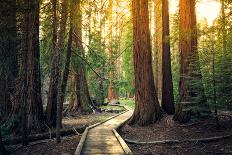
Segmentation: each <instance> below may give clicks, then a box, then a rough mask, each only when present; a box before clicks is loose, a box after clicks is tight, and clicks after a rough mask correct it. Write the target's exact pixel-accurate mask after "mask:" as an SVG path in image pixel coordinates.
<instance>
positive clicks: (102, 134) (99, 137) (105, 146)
mask: <svg viewBox="0 0 232 155" xmlns="http://www.w3.org/2000/svg"><path fill="white" fill-rule="evenodd" d="M132 114H133V110H128V111H126V112H125V113H123V114H121V115H118V116H116V117H115V118H112V119H110V120H108V121H106V122H104V123H102V124H100V125H97V126H95V127H93V128H91V129H89V130H88V132H87V135H86V138H85V140H84V142H83V147H82V149H81V150H79V153H77V152H78V151H76V154H75V155H78V154H81V155H85V154H86V155H87V154H88V155H90V154H99V155H104V154H114V155H116V154H117V155H123V154H130V153H128V151H127V150H125V145H126V144H125V143H123V142H124V141H123V142H122V141H121V140H122V139H120V136H119V135H118V134H117V132H116V133H115V131H114V129H117V128H118V127H119V126H120V125H121V124H122V123H124V122H126V121H127V120H128V119H129V118H130V117H131V116H132ZM80 143H81V142H80ZM122 143H123V144H122ZM126 147H127V146H126Z"/></svg>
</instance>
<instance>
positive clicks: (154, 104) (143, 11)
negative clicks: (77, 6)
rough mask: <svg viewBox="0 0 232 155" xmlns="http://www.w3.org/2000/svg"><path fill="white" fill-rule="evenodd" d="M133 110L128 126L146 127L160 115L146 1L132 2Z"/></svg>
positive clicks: (136, 0)
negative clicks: (134, 90) (153, 71)
mask: <svg viewBox="0 0 232 155" xmlns="http://www.w3.org/2000/svg"><path fill="white" fill-rule="evenodd" d="M132 11H133V14H132V15H133V42H134V46H133V57H134V70H135V89H136V94H135V110H134V114H133V116H132V119H131V120H130V124H139V125H141V126H143V125H148V124H151V123H154V122H155V121H157V120H158V119H159V117H160V115H161V111H160V105H159V102H158V98H157V94H156V91H155V85H154V77H153V73H152V58H151V45H150V32H149V13H148V0H133V1H132Z"/></svg>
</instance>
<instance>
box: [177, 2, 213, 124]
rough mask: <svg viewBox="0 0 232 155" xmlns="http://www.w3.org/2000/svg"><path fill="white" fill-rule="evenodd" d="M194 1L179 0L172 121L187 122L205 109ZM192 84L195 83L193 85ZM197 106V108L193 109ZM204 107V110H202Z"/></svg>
mask: <svg viewBox="0 0 232 155" xmlns="http://www.w3.org/2000/svg"><path fill="white" fill-rule="evenodd" d="M195 4H196V2H195V0H189V1H186V0H180V4H179V5H180V82H179V94H180V103H179V104H178V106H177V111H176V114H175V116H174V119H175V120H177V121H180V122H182V123H185V122H188V121H189V120H190V118H191V115H192V114H196V115H198V116H199V115H200V111H198V110H196V109H201V110H202V109H206V110H208V108H209V107H206V106H205V105H206V99H205V95H204V87H203V84H202V81H201V79H202V75H201V71H200V65H199V58H198V51H197V23H196V12H195ZM194 83H197V85H196V84H194ZM193 105H194V106H197V107H198V108H193ZM204 106H205V108H204ZM193 112H194V113H193Z"/></svg>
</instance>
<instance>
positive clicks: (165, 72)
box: [161, 0, 175, 114]
mask: <svg viewBox="0 0 232 155" xmlns="http://www.w3.org/2000/svg"><path fill="white" fill-rule="evenodd" d="M162 27H163V31H162V99H161V105H162V108H163V109H164V111H165V112H166V113H167V114H174V113H175V107H174V95H173V83H172V71H171V70H172V69H171V53H170V32H169V2H168V0H163V1H162Z"/></svg>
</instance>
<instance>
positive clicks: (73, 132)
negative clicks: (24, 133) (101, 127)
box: [3, 126, 87, 145]
mask: <svg viewBox="0 0 232 155" xmlns="http://www.w3.org/2000/svg"><path fill="white" fill-rule="evenodd" d="M86 127H87V126H81V127H78V128H74V129H73V128H72V129H62V130H61V136H62V137H64V136H69V135H76V134H77V133H83V132H84V131H85V128H86ZM55 137H56V132H55V131H52V132H46V133H40V134H34V135H29V136H28V141H29V142H34V141H37V140H44V139H51V138H55ZM21 142H22V137H21V136H17V137H10V138H9V137H8V138H5V139H3V144H4V145H15V144H20V143H21Z"/></svg>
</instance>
